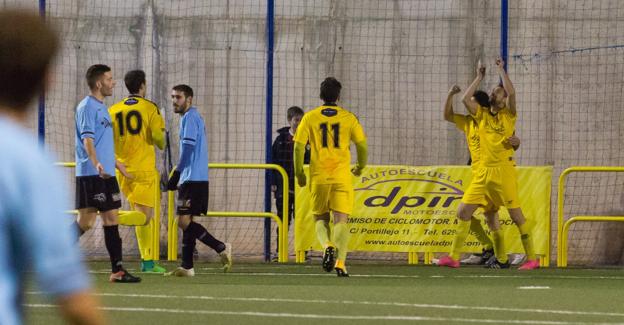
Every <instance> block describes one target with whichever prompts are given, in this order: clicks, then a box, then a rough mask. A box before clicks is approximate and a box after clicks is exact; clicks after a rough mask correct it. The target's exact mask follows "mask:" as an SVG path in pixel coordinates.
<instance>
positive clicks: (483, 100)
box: [472, 90, 490, 108]
mask: <svg viewBox="0 0 624 325" xmlns="http://www.w3.org/2000/svg"><path fill="white" fill-rule="evenodd" d="M472 97H474V99H475V100H476V101H477V103H479V105H480V106H481V107H487V108H489V107H490V96H488V94H487V93H486V92H485V91H483V90H477V91H475V92H474V93H473V94H472Z"/></svg>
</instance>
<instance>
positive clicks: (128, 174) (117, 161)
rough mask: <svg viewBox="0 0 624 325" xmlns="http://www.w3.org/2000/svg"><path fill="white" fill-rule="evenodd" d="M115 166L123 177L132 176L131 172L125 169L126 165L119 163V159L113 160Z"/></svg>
mask: <svg viewBox="0 0 624 325" xmlns="http://www.w3.org/2000/svg"><path fill="white" fill-rule="evenodd" d="M115 168H117V170H119V172H120V173H121V174H122V175H124V176H125V177H127V178H130V179H132V178H134V176H133V175H132V174H130V173H128V170H127V169H126V165H124V164H123V163H121V162H120V161H119V160H115Z"/></svg>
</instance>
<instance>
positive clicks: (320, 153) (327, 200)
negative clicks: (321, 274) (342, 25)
mask: <svg viewBox="0 0 624 325" xmlns="http://www.w3.org/2000/svg"><path fill="white" fill-rule="evenodd" d="M341 89H342V85H341V84H340V82H338V80H336V79H335V78H332V77H330V78H326V79H325V80H324V81H323V82H322V83H321V89H320V90H321V91H320V98H321V100H323V101H324V104H323V105H322V106H319V107H317V108H315V109H313V110H311V111H309V112H307V113H306V114H305V115H304V116H303V119H302V120H301V123H300V124H299V128H297V132H296V133H295V139H294V140H295V146H294V147H295V148H294V157H293V158H294V165H295V177H297V183H298V184H299V186H305V185H306V182H307V180H306V176H305V174H304V172H303V157H304V153H305V147H306V144H307V143H308V142H309V143H310V150H311V154H310V195H311V201H312V214H313V215H314V218H315V220H316V224H315V229H316V235H317V238H318V240H319V242H320V243H321V245H322V246H323V248H324V254H323V269H325V271H327V272H331V271H332V270H333V269H335V270H336V274H337V275H338V276H339V277H343V276H349V275H348V272H347V267H346V265H345V261H346V258H347V250H348V244H349V227H348V226H347V219H348V217H349V215H350V214H351V212H352V210H353V184H352V180H351V173H353V175H355V176H359V175H360V174H361V173H362V169H363V168H364V167H365V166H366V161H367V151H368V147H367V144H366V135H365V134H364V130H363V129H362V126H361V125H360V122H359V121H358V119H357V117H355V115H353V113H351V112H349V111H347V110H346V109H344V108H342V107H340V106H338V105H337V104H336V102H337V101H338V100H339V99H340V91H341ZM351 142H354V143H355V145H356V148H357V164H356V165H355V167H353V168H351V151H350V150H349V146H350V144H351ZM330 211H331V213H332V215H333V217H334V229H333V232H332V231H330V229H329V220H330ZM336 257H337V258H336Z"/></svg>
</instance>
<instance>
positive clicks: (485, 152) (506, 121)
mask: <svg viewBox="0 0 624 325" xmlns="http://www.w3.org/2000/svg"><path fill="white" fill-rule="evenodd" d="M496 67H497V70H498V74H499V76H500V78H501V79H502V81H503V84H502V87H501V86H500V85H499V86H496V87H494V89H493V90H492V92H491V94H490V107H489V108H488V107H482V106H481V105H479V104H478V103H477V102H475V101H474V100H473V98H472V93H474V91H475V90H476V89H477V87H478V86H479V84H480V83H481V81H482V80H483V76H484V75H485V68H484V67H482V66H481V65H480V64H479V67H478V68H477V71H478V72H477V77H476V78H475V80H474V81H473V83H472V84H471V85H470V87H469V88H468V90H466V93H465V94H464V96H463V98H462V102H463V103H464V105H465V106H466V108H467V109H468V111H469V112H470V114H471V115H472V116H473V117H474V118H475V121H476V122H477V123H478V124H479V141H480V156H481V162H480V167H479V169H478V170H477V172H476V173H475V174H474V179H473V181H472V182H471V184H470V186H469V188H468V190H467V191H466V193H465V195H464V197H463V199H462V202H461V204H460V207H459V209H458V219H459V220H458V221H459V223H458V225H459V227H458V231H457V233H456V236H455V238H454V240H453V248H455V247H457V246H458V245H459V246H461V245H462V244H463V241H464V240H465V237H466V235H465V233H466V234H467V231H465V230H464V228H466V220H469V219H466V216H467V215H468V216H470V215H472V213H473V212H474V210H475V209H476V207H478V206H479V205H483V204H484V202H485V200H486V198H487V199H489V200H491V201H492V202H493V203H494V204H495V205H497V206H505V207H506V208H507V210H508V211H509V215H510V217H511V219H512V220H513V221H514V223H515V224H516V226H518V228H519V230H520V235H521V236H520V238H521V240H522V245H523V247H524V250H525V252H526V255H527V262H526V263H524V264H523V265H522V266H520V269H521V270H531V269H536V268H538V267H539V259H537V258H536V256H535V252H534V250H533V238H532V229H531V226H532V224H531V223H529V222H527V221H526V219H525V218H524V215H523V214H522V209H521V208H520V202H519V200H518V191H517V175H516V169H515V161H514V157H513V155H514V151H513V148H512V146H511V144H510V143H509V138H510V137H511V136H512V135H513V134H514V132H515V123H516V118H517V112H516V93H515V89H514V87H513V85H512V83H511V80H510V79H509V76H508V75H507V73H506V71H505V69H504V62H503V61H502V59H500V58H499V59H497V60H496ZM468 218H470V217H468ZM501 258H503V259H506V258H507V257H506V256H502V257H501ZM441 262H442V260H441ZM446 262H448V263H446ZM453 262H454V256H448V257H446V259H445V261H444V263H443V264H444V265H447V266H454V265H453V264H454V263H453ZM498 262H499V263H500V264H505V263H506V262H507V261H506V260H503V261H500V260H499V261H498ZM457 266H458V265H457Z"/></svg>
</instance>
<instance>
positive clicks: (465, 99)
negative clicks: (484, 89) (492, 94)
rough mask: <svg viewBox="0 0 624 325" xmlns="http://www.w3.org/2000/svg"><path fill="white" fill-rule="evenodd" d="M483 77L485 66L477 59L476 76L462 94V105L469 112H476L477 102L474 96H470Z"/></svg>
mask: <svg viewBox="0 0 624 325" xmlns="http://www.w3.org/2000/svg"><path fill="white" fill-rule="evenodd" d="M483 78H485V66H483V64H481V60H479V63H477V76H476V77H475V79H474V80H473V81H472V83H471V84H470V86H469V87H468V89H466V91H465V92H464V96H462V103H464V106H466V108H467V109H468V111H469V112H470V114H473V115H474V114H477V107H478V104H477V102H476V101H475V100H474V98H472V94H474V92H475V91H476V90H477V89H478V88H479V85H480V84H481V81H483Z"/></svg>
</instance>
